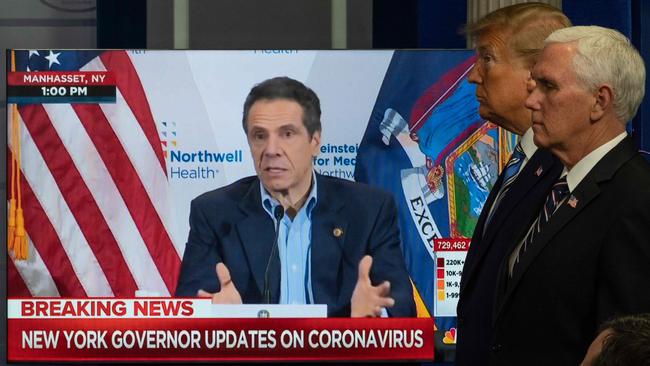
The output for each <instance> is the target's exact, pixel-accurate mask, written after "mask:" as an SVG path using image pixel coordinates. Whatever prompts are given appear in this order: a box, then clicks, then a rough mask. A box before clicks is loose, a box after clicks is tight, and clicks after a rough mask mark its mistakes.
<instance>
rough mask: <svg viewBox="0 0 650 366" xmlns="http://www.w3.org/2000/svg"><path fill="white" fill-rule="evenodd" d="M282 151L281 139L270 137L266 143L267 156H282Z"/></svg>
mask: <svg viewBox="0 0 650 366" xmlns="http://www.w3.org/2000/svg"><path fill="white" fill-rule="evenodd" d="M281 151H282V146H281V144H280V139H279V138H278V137H277V136H273V135H271V136H269V138H268V140H267V142H266V149H264V153H265V154H267V155H273V156H277V155H280V152H281Z"/></svg>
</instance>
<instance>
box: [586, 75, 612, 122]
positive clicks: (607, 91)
mask: <svg viewBox="0 0 650 366" xmlns="http://www.w3.org/2000/svg"><path fill="white" fill-rule="evenodd" d="M594 97H595V98H596V100H595V103H594V105H593V107H592V108H591V114H590V117H591V120H592V121H594V122H595V121H598V120H600V119H601V118H602V117H603V115H605V113H607V112H608V111H611V110H612V109H614V90H613V89H612V87H611V86H609V85H607V84H603V85H601V86H599V87H598V90H597V91H596V94H595V95H594Z"/></svg>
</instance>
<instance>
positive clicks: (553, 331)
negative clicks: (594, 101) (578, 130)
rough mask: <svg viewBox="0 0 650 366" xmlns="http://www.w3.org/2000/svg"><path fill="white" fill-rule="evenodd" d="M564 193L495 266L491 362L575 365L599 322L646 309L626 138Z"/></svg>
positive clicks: (630, 147)
mask: <svg viewBox="0 0 650 366" xmlns="http://www.w3.org/2000/svg"><path fill="white" fill-rule="evenodd" d="M571 196H572V198H571V197H570V198H569V199H567V201H565V202H564V203H563V204H562V205H561V206H560V207H558V209H557V211H555V213H554V214H553V216H551V218H550V220H549V221H548V223H546V225H545V226H544V228H543V229H542V231H541V232H540V233H539V234H538V235H537V236H536V237H535V239H534V240H533V242H532V243H530V244H529V246H528V248H529V249H528V250H527V251H526V254H525V255H524V256H523V257H522V259H521V262H519V264H517V267H516V268H515V270H514V272H513V276H512V278H508V274H507V270H506V269H505V266H504V268H503V269H502V271H501V272H500V276H499V278H498V280H497V281H498V291H497V300H496V308H495V313H494V316H493V317H492V320H493V323H492V324H493V326H494V331H493V338H492V343H491V347H492V352H491V358H490V364H492V365H522V364H526V365H577V364H579V363H580V361H581V360H582V358H583V357H584V355H585V353H586V351H587V348H588V346H589V344H590V343H591V342H592V341H593V339H594V338H595V337H596V333H597V330H598V327H599V325H600V324H601V323H602V322H603V321H604V320H606V319H608V318H610V317H612V316H615V315H621V314H637V313H647V312H650V291H648V283H649V282H650V239H649V238H650V166H649V165H648V163H647V162H646V161H645V159H644V158H643V157H642V156H641V155H640V154H639V153H638V150H637V148H636V146H635V145H634V142H633V141H632V138H631V137H629V136H628V137H626V138H625V139H624V140H623V141H621V142H620V143H619V144H618V145H616V147H614V149H612V150H611V151H610V152H608V153H607V154H606V155H605V156H604V157H603V158H602V160H600V161H599V162H598V163H597V164H596V165H595V166H594V168H593V169H592V170H591V171H590V172H589V173H588V174H587V175H586V176H585V177H584V178H583V180H582V181H581V182H580V183H579V184H578V186H577V187H575V189H574V190H573V191H572V192H571ZM519 234H520V235H519V237H520V238H521V237H522V236H523V233H519ZM512 249H513V248H510V249H509V250H512ZM459 337H461V335H460V333H459Z"/></svg>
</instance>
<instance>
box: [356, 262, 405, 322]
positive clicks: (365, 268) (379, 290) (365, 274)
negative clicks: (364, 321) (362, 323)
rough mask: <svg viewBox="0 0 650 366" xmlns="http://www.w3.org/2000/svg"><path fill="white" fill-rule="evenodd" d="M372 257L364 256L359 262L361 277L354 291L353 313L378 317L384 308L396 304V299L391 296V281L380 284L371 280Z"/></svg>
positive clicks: (360, 315) (359, 315) (358, 315)
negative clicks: (373, 283)
mask: <svg viewBox="0 0 650 366" xmlns="http://www.w3.org/2000/svg"><path fill="white" fill-rule="evenodd" d="M371 266H372V257H371V256H369V255H366V256H364V257H363V258H362V259H361V261H360V262H359V278H358V279H357V285H356V286H355V287H354V292H353V293H352V304H351V307H352V314H351V316H352V317H353V318H355V317H378V316H380V315H381V309H382V308H389V307H392V306H393V305H395V300H394V299H393V298H392V297H390V296H389V295H390V282H388V281H384V282H382V283H381V284H379V285H378V286H373V285H372V283H371V282H370V267H371Z"/></svg>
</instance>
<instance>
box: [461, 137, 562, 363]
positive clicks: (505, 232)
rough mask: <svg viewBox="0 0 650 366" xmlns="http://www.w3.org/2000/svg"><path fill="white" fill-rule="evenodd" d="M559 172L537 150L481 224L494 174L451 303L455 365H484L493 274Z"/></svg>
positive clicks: (556, 165)
mask: <svg viewBox="0 0 650 366" xmlns="http://www.w3.org/2000/svg"><path fill="white" fill-rule="evenodd" d="M561 172H562V164H561V163H560V161H559V160H557V159H556V158H555V157H553V155H552V154H551V153H550V152H548V151H546V150H542V149H538V150H537V151H536V152H535V154H533V156H532V157H531V158H530V160H529V161H528V162H527V163H526V165H525V166H524V168H523V169H522V170H521V172H520V173H519V175H518V176H517V178H516V180H515V182H514V183H513V184H512V185H511V186H510V189H509V191H508V193H507V195H506V196H505V197H504V198H503V199H502V200H501V203H500V205H499V207H498V208H496V211H495V212H494V213H493V216H492V220H491V222H490V224H489V225H488V226H487V227H486V226H485V220H486V218H487V215H488V212H489V211H490V207H491V206H492V204H493V203H494V200H495V199H496V195H497V193H498V192H499V190H500V188H501V185H502V183H503V173H502V174H501V175H500V176H499V178H498V179H497V182H496V183H495V185H494V187H493V188H492V191H491V192H490V195H489V196H488V199H487V201H486V203H485V206H484V209H483V211H482V212H481V215H480V216H479V219H478V222H477V224H476V227H475V229H474V235H473V237H472V241H471V245H470V249H469V252H468V253H467V257H466V259H465V266H464V267H463V275H462V277H461V286H460V298H459V301H458V307H457V316H458V318H457V320H458V325H457V332H458V333H457V334H458V341H457V344H456V365H457V366H463V365H487V364H488V362H489V359H490V347H491V340H492V334H493V319H492V317H493V313H494V307H495V301H496V300H495V299H496V291H497V278H498V276H499V270H500V268H501V266H502V265H503V263H504V262H507V258H508V256H509V255H510V250H511V248H512V246H513V244H514V243H516V242H517V241H518V239H519V238H518V235H519V233H520V232H521V230H522V228H528V227H529V226H530V223H531V222H532V221H533V220H534V218H535V217H536V215H537V214H538V213H539V209H540V207H541V206H542V204H543V203H544V200H545V199H546V196H547V194H548V192H549V191H550V190H551V186H552V185H553V183H554V182H555V181H556V180H557V178H558V177H559V175H560V173H561Z"/></svg>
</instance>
